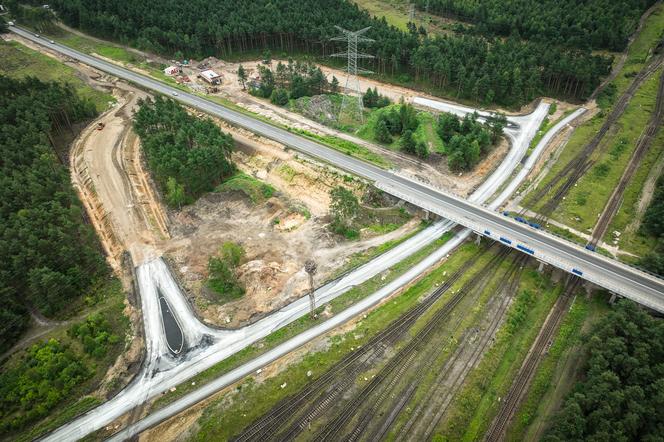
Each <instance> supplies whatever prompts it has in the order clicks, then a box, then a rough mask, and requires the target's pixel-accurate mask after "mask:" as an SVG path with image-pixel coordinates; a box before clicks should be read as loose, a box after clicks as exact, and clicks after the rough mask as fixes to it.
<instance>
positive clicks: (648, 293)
mask: <svg viewBox="0 0 664 442" xmlns="http://www.w3.org/2000/svg"><path fill="white" fill-rule="evenodd" d="M9 28H10V30H11V31H12V32H15V33H16V34H18V35H20V36H22V37H24V38H27V39H29V40H32V41H33V42H35V43H38V44H41V45H44V46H47V47H48V48H50V49H51V50H55V51H58V52H60V53H62V54H64V55H66V56H68V57H71V58H73V59H75V60H78V61H80V62H82V63H85V64H88V65H90V66H92V67H95V68H97V69H99V70H102V71H105V72H107V73H109V74H112V75H114V76H117V77H119V78H123V79H125V80H128V81H131V82H133V83H135V84H137V85H139V86H141V87H144V88H147V89H150V90H153V91H155V92H158V93H162V94H165V95H169V96H171V97H173V98H174V99H176V100H178V101H180V102H182V103H184V104H186V105H188V106H191V107H194V108H197V109H200V110H201V111H203V112H206V113H208V114H210V115H214V116H215V117H219V118H221V119H223V120H226V121H228V122H229V123H231V124H233V125H236V126H239V127H243V128H246V129H248V130H250V131H252V132H254V133H256V134H258V135H261V136H264V137H266V138H270V139H273V140H275V141H277V142H279V143H282V144H284V145H286V146H288V147H291V148H293V149H296V150H298V151H300V152H302V153H304V154H306V155H309V156H311V157H314V158H317V159H319V160H323V161H325V162H328V163H330V164H332V165H334V166H336V167H339V168H341V169H344V170H346V171H348V172H350V173H352V174H354V175H357V176H360V177H363V178H365V179H367V180H369V181H371V182H373V183H375V185H376V187H378V188H380V189H382V190H383V191H385V192H388V193H390V194H392V195H394V196H396V197H398V198H401V199H403V200H405V201H408V202H410V203H412V204H414V205H416V206H418V207H421V208H423V209H425V210H429V211H431V212H433V213H436V214H438V215H440V216H442V217H444V218H447V219H450V220H452V221H454V222H455V223H458V224H461V225H463V226H465V227H468V228H470V229H472V230H473V231H475V232H476V233H477V234H479V235H482V236H485V237H488V238H491V239H493V240H495V241H500V242H501V243H503V244H504V245H506V246H509V247H512V248H514V249H516V250H519V251H520V252H522V253H527V254H529V255H531V256H533V257H535V258H536V259H538V260H540V261H542V262H546V263H548V264H551V265H553V266H556V267H558V268H560V269H563V270H565V271H566V272H569V273H572V274H575V275H577V276H579V277H580V278H583V279H585V280H588V281H590V282H592V283H594V284H596V285H598V286H601V287H604V288H606V289H608V290H610V291H611V292H613V293H616V294H618V295H621V296H624V297H626V298H629V299H632V300H634V301H635V302H638V303H639V304H642V305H644V306H647V307H649V308H651V309H653V310H656V311H659V312H663V313H664V280H662V279H659V278H657V277H655V276H652V275H650V274H648V273H645V272H643V271H641V270H639V269H636V268H633V267H630V266H628V265H626V264H623V263H620V262H618V261H616V260H613V259H610V258H607V257H605V256H602V255H600V254H598V253H594V252H591V251H589V250H586V249H585V248H584V247H583V246H580V245H577V244H574V243H572V242H569V241H567V240H564V239H562V238H559V237H556V236H554V235H551V234H550V233H547V232H545V231H543V230H540V229H536V228H533V227H531V226H529V225H528V224H524V223H520V222H517V221H515V220H513V219H511V218H509V217H505V216H502V215H501V214H500V213H497V212H495V211H493V210H489V209H487V208H485V207H483V206H481V205H478V204H475V203H472V202H469V201H467V200H465V199H463V198H460V197H458V196H455V195H451V194H449V193H446V192H445V191H442V190H440V189H435V188H432V187H429V186H427V185H425V184H422V183H419V182H416V181H413V180H411V179H408V178H405V177H403V176H400V175H398V174H396V173H394V172H392V171H387V170H383V169H381V168H379V167H376V166H374V165H371V164H368V163H365V162H363V161H361V160H358V159H356V158H353V157H350V156H347V155H344V154H343V153H341V152H338V151H336V150H334V149H331V148H329V147H326V146H324V145H322V144H320V143H317V142H315V141H312V140H310V139H308V138H305V137H303V136H300V135H297V134H293V133H291V132H289V131H288V130H286V129H283V128H280V127H277V126H274V125H272V124H269V123H266V122H264V121H262V120H260V119H257V118H255V117H253V116H251V115H247V114H245V113H242V112H239V111H236V110H233V109H230V108H227V107H224V106H221V105H219V104H216V103H213V102H211V101H209V100H207V99H205V98H202V97H200V96H197V95H194V94H190V93H187V92H183V91H181V90H179V89H176V88H174V87H171V86H168V85H166V84H164V83H161V82H159V81H157V80H153V79H151V78H149V77H146V76H143V75H140V74H137V73H135V72H133V71H130V70H128V69H124V68H122V67H120V66H118V65H115V64H113V63H109V62H106V61H104V60H102V59H99V58H96V57H92V56H90V55H87V54H84V53H81V52H78V51H75V50H73V49H71V48H69V47H67V46H64V45H60V44H58V43H51V42H50V41H49V40H45V39H44V38H40V37H37V36H35V35H34V34H32V33H29V32H27V31H24V30H22V29H20V28H17V27H15V26H10V27H9Z"/></svg>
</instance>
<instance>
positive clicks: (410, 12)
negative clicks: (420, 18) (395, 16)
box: [408, 3, 415, 23]
mask: <svg viewBox="0 0 664 442" xmlns="http://www.w3.org/2000/svg"><path fill="white" fill-rule="evenodd" d="M408 21H409V22H411V23H415V3H411V4H409V5H408Z"/></svg>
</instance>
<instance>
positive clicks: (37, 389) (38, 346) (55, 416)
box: [0, 279, 129, 440]
mask: <svg viewBox="0 0 664 442" xmlns="http://www.w3.org/2000/svg"><path fill="white" fill-rule="evenodd" d="M92 293H94V295H90V296H89V297H87V298H86V301H85V304H86V307H87V308H88V309H89V310H90V311H91V312H92V313H89V314H87V315H82V316H80V317H79V318H77V319H76V320H73V321H71V322H64V323H59V324H57V325H56V326H55V327H54V328H53V330H52V331H51V332H49V333H47V334H46V335H45V336H44V337H43V338H41V339H40V340H37V341H35V342H34V343H33V344H30V345H28V346H27V347H26V348H25V349H24V350H18V351H16V352H15V353H13V354H12V355H11V356H10V357H9V358H8V359H7V360H6V361H5V362H4V363H3V365H2V367H1V368H0V437H2V438H3V439H4V438H7V439H13V440H31V439H33V438H35V437H37V436H39V435H40V434H43V433H44V432H46V431H48V430H50V429H53V428H55V427H57V426H59V425H62V424H63V423H65V422H66V421H67V420H69V419H71V418H72V417H73V416H75V415H77V414H79V413H82V412H84V411H87V410H88V409H90V408H92V407H94V406H95V405H97V404H99V403H100V402H101V399H102V396H101V395H100V394H98V393H94V391H95V390H96V389H97V388H99V386H100V382H101V381H102V379H103V378H104V377H105V375H106V372H107V369H108V367H109V366H111V365H112V364H113V363H114V362H115V360H116V359H117V357H118V355H119V354H120V353H121V352H122V351H123V350H124V348H125V346H126V345H128V342H126V337H127V335H128V333H129V320H128V318H127V317H126V316H125V315H124V313H123V310H124V299H125V295H124V292H123V290H122V287H121V285H120V282H119V281H117V280H115V279H112V280H109V281H106V282H103V283H100V284H99V285H98V286H96V287H94V290H93V291H92ZM118 375H120V373H118ZM114 385H115V386H114ZM118 385H121V379H120V378H119V377H116V378H114V379H112V380H111V381H110V383H109V384H108V385H107V388H108V389H110V390H112V389H113V388H117V386H118Z"/></svg>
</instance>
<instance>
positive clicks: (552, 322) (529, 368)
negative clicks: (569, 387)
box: [485, 276, 581, 442]
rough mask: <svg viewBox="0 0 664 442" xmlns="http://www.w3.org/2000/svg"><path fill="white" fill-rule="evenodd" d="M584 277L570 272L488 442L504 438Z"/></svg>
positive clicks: (495, 421)
mask: <svg viewBox="0 0 664 442" xmlns="http://www.w3.org/2000/svg"><path fill="white" fill-rule="evenodd" d="M580 282H581V280H580V279H579V278H577V277H576V276H570V278H569V279H568V280H567V284H566V287H565V292H564V293H563V295H562V296H560V297H559V298H558V299H557V300H556V303H555V304H554V306H553V309H552V310H551V313H550V314H549V316H548V317H547V319H546V321H545V322H544V325H543V326H542V328H541V330H540V333H539V335H538V336H537V338H536V340H535V343H534V344H533V346H532V347H531V349H530V351H529V352H528V355H527V356H526V359H525V361H524V362H523V364H522V365H521V368H520V369H519V371H518V373H517V375H516V377H515V378H514V381H513V382H512V386H511V387H510V389H509V391H508V393H507V395H506V396H505V398H503V400H502V401H501V406H500V410H499V411H498V414H497V415H496V417H495V418H494V420H493V422H492V423H491V426H490V427H489V430H488V431H487V432H486V435H485V440H486V441H488V442H494V441H499V440H502V439H503V438H504V435H505V432H506V430H507V428H508V425H509V424H510V422H511V421H512V418H513V417H514V415H515V413H516V411H517V410H518V408H519V405H520V404H521V401H522V399H523V397H524V396H525V394H526V392H527V391H528V388H529V386H530V381H531V380H532V378H533V376H534V375H535V371H536V370H537V367H538V366H539V364H540V362H541V360H542V358H544V356H545V355H546V353H547V351H548V348H549V346H550V345H551V342H552V340H553V338H554V334H555V332H556V330H557V329H558V326H559V325H560V323H561V321H562V318H563V317H564V316H565V313H566V312H567V310H568V309H569V307H570V303H571V301H572V299H573V294H574V292H575V291H576V290H577V288H578V287H579V285H580Z"/></svg>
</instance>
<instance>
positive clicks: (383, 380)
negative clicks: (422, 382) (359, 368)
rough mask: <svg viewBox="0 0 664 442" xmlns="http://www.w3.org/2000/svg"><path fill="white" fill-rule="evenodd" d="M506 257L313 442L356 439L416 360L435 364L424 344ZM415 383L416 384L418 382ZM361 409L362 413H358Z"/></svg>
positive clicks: (465, 290) (412, 342)
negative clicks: (357, 418)
mask: <svg viewBox="0 0 664 442" xmlns="http://www.w3.org/2000/svg"><path fill="white" fill-rule="evenodd" d="M508 253H509V249H501V251H500V252H499V253H498V254H496V255H495V256H494V257H493V258H492V259H491V261H490V262H489V263H488V264H487V265H486V266H485V267H484V268H482V269H481V270H480V271H479V272H478V273H477V274H476V275H474V277H473V278H472V280H471V281H469V282H468V283H467V284H466V285H464V287H463V288H461V289H460V290H459V292H457V293H456V294H455V295H454V296H453V297H452V298H451V299H450V300H449V301H448V303H447V304H445V306H443V307H442V308H441V309H439V310H438V311H437V312H436V313H435V314H434V316H432V318H431V319H430V320H429V321H428V322H427V323H426V324H425V325H424V326H423V327H422V329H420V330H419V331H418V333H417V334H416V335H415V336H414V337H413V338H412V339H411V340H410V341H409V342H408V343H407V344H406V345H405V346H404V347H402V348H401V349H400V350H399V352H398V353H397V354H396V355H395V356H394V357H392V358H391V359H390V360H389V361H388V362H387V363H386V364H385V365H384V366H383V368H382V369H381V370H380V371H379V372H378V373H377V374H375V375H374V376H373V377H372V379H371V380H370V381H369V382H368V384H366V385H365V386H364V387H363V388H362V389H361V390H360V391H359V392H357V393H356V394H355V395H354V396H353V398H352V399H351V400H350V401H348V402H346V403H345V404H344V406H343V407H342V409H341V410H340V412H339V413H337V415H336V416H335V417H334V419H332V420H331V421H329V422H328V424H327V425H326V426H325V427H324V428H323V429H322V430H321V431H319V432H318V434H316V435H315V437H314V439H315V440H317V441H326V440H327V441H336V440H339V439H344V440H355V439H356V438H358V437H359V436H360V435H361V434H362V433H363V431H364V430H365V428H366V426H367V424H368V422H369V420H371V419H372V418H375V410H376V406H377V405H380V404H382V403H383V402H384V401H385V399H386V398H387V396H388V394H389V393H390V392H391V391H392V390H393V388H394V386H396V385H397V384H398V383H399V382H400V381H402V379H403V377H404V375H405V374H406V373H407V372H408V369H409V368H411V366H412V365H413V362H414V361H415V357H416V356H418V355H422V357H421V359H422V360H424V361H425V363H429V364H430V363H431V362H432V361H433V360H434V359H432V356H435V354H436V351H434V352H433V353H431V352H428V351H426V344H428V343H429V342H430V338H431V337H432V336H434V335H435V332H436V331H437V330H438V329H439V326H440V324H441V323H442V322H443V321H445V320H446V319H448V318H449V316H450V315H451V313H452V311H453V310H454V308H455V307H456V306H457V305H458V304H459V303H460V302H461V301H462V300H463V299H464V298H465V296H466V295H467V294H468V293H471V292H472V291H474V290H475V289H476V288H477V287H478V286H482V285H485V284H486V283H488V281H489V280H490V279H491V278H492V277H493V276H495V273H494V272H495V269H496V268H497V265H498V264H499V263H500V262H502V261H503V260H504V259H505V258H506V257H507V255H508ZM437 351H441V349H440V346H438V348H437ZM415 368H416V369H417V368H420V367H415ZM420 372H421V370H420ZM415 383H417V378H416V379H415ZM411 391H412V390H411ZM411 394H412V393H411ZM395 396H396V395H395ZM363 408H364V412H362V413H360V412H361V411H362V409H363ZM358 415H359V416H360V419H359V420H358V422H357V424H356V425H355V426H354V427H353V429H352V430H351V431H350V432H349V433H347V434H343V431H344V429H345V428H346V427H347V426H348V424H349V423H350V422H351V420H352V419H353V418H354V417H355V416H358Z"/></svg>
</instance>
